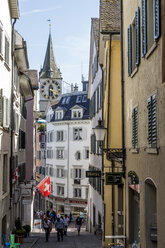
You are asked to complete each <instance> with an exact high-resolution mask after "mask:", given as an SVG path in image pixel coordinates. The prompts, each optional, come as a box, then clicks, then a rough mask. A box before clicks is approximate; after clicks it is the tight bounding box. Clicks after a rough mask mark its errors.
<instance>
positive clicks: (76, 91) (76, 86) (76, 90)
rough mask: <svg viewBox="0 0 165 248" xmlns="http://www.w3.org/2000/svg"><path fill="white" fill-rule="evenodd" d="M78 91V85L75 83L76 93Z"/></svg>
mask: <svg viewBox="0 0 165 248" xmlns="http://www.w3.org/2000/svg"><path fill="white" fill-rule="evenodd" d="M77 91H78V86H77V84H76V83H75V86H74V92H77Z"/></svg>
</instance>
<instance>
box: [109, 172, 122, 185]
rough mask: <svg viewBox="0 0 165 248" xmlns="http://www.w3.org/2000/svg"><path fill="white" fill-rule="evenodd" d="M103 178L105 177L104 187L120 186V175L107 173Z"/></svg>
mask: <svg viewBox="0 0 165 248" xmlns="http://www.w3.org/2000/svg"><path fill="white" fill-rule="evenodd" d="M105 176H106V185H112V184H122V173H119V172H107V173H106V174H105Z"/></svg>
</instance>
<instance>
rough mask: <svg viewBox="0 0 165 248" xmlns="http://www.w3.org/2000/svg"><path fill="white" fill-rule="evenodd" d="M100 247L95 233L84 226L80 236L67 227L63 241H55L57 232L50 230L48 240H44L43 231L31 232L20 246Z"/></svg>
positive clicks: (26, 247)
mask: <svg viewBox="0 0 165 248" xmlns="http://www.w3.org/2000/svg"><path fill="white" fill-rule="evenodd" d="M45 247H46V248H54V247H56V248H65V247H67V248H80V247H81V248H93V247H95V248H101V247H102V245H101V240H98V239H97V237H96V235H93V234H90V233H89V232H87V231H86V229H85V228H82V230H81V233H80V236H78V235H77V230H76V228H74V227H71V228H68V235H67V236H66V237H64V240H63V241H60V242H57V232H56V231H55V230H54V228H53V230H52V232H51V234H50V237H49V241H48V242H46V241H45V233H44V231H37V232H32V233H31V236H30V237H29V238H26V239H25V240H24V244H23V245H21V248H45Z"/></svg>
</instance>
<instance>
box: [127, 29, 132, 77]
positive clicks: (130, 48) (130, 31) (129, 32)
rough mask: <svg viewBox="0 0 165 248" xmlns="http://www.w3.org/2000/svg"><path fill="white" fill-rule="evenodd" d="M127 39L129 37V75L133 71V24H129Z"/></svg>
mask: <svg viewBox="0 0 165 248" xmlns="http://www.w3.org/2000/svg"><path fill="white" fill-rule="evenodd" d="M127 39H128V41H127V42H128V54H127V56H128V76H130V75H131V73H132V29H131V25H129V28H128V30H127Z"/></svg>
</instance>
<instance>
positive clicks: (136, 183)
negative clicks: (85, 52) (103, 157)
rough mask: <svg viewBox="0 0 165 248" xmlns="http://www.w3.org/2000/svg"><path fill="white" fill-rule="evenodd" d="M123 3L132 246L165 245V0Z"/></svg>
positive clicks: (128, 214)
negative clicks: (135, 244)
mask: <svg viewBox="0 0 165 248" xmlns="http://www.w3.org/2000/svg"><path fill="white" fill-rule="evenodd" d="M122 4H123V58H124V82H125V83H124V109H125V118H124V119H125V146H126V151H127V156H126V182H127V184H126V206H127V208H126V237H127V247H131V245H132V244H133V243H134V242H135V241H136V243H137V244H138V247H140V245H141V247H144V248H145V247H151V248H152V247H164V245H165V240H164V222H165V217H164V212H163V210H164V207H163V206H164V205H165V198H164V181H163V177H164V175H165V169H164V146H165V136H164V131H165V130H164V127H165V126H164V121H165V112H164V101H165V97H164V92H165V89H164V59H163V58H164V52H163V51H164V44H163V40H164V28H163V23H164V1H148V0H143V1H136V2H132V1H129V0H127V1H122ZM130 6H131V8H130Z"/></svg>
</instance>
